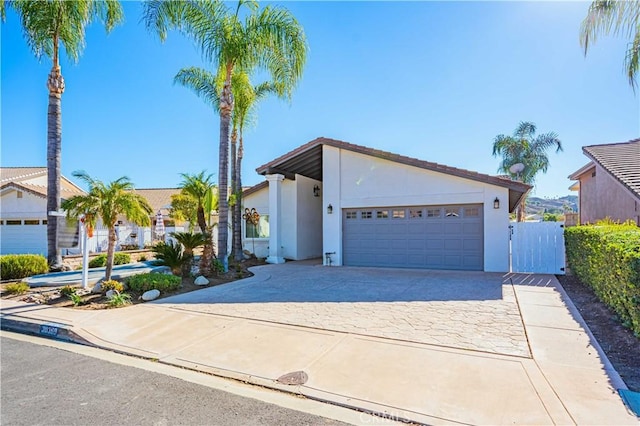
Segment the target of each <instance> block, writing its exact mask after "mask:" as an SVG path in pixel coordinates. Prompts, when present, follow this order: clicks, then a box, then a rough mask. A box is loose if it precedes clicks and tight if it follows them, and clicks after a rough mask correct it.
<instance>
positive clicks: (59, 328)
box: [0, 316, 95, 346]
mask: <svg viewBox="0 0 640 426" xmlns="http://www.w3.org/2000/svg"><path fill="white" fill-rule="evenodd" d="M0 328H1V329H2V330H7V331H13V332H15V333H22V334H31V335H34V336H39V337H46V338H48V339H54V340H61V341H64V342H72V343H78V344H81V345H88V346H95V345H93V344H92V343H91V342H89V341H88V340H86V339H84V338H82V337H81V336H79V335H78V334H77V333H76V332H74V331H73V330H72V327H71V326H69V325H68V324H62V323H57V322H50V321H40V320H34V319H30V318H29V319H27V318H20V319H17V318H7V317H6V316H3V317H2V318H0Z"/></svg>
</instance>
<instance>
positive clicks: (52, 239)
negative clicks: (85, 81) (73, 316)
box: [47, 44, 64, 269]
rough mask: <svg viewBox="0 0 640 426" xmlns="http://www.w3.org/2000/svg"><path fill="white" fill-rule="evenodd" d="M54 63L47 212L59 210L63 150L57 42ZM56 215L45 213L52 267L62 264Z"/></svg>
mask: <svg viewBox="0 0 640 426" xmlns="http://www.w3.org/2000/svg"><path fill="white" fill-rule="evenodd" d="M55 51H56V54H55V59H54V65H53V67H52V68H51V72H50V73H49V77H48V79H47V88H48V89H49V106H48V112H47V215H48V214H49V212H52V211H55V212H57V211H59V210H60V158H61V149H62V93H63V92H64V78H62V74H61V72H60V65H58V63H57V44H56V49H55ZM57 230H58V217H57V216H47V260H48V262H49V265H50V267H51V268H52V269H60V268H61V267H62V255H61V254H60V252H59V251H58V236H57Z"/></svg>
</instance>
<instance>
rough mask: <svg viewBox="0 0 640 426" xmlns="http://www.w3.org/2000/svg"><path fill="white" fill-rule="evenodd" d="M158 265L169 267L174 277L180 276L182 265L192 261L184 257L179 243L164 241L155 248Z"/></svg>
mask: <svg viewBox="0 0 640 426" xmlns="http://www.w3.org/2000/svg"><path fill="white" fill-rule="evenodd" d="M152 250H153V253H155V256H156V259H157V260H158V262H157V263H158V265H163V266H168V267H169V268H170V269H171V272H172V273H173V274H174V275H180V271H181V269H182V265H183V264H184V263H185V262H187V261H188V260H190V259H187V258H185V257H184V254H183V253H182V246H181V245H180V244H179V243H175V242H173V241H169V242H168V243H165V242H163V241H161V242H159V243H158V244H156V245H155V247H153V249H152Z"/></svg>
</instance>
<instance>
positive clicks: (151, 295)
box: [142, 289, 160, 302]
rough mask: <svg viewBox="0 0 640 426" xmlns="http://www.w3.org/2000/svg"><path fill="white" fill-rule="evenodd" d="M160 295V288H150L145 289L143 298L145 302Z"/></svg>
mask: <svg viewBox="0 0 640 426" xmlns="http://www.w3.org/2000/svg"><path fill="white" fill-rule="evenodd" d="M159 296H160V290H156V289H153V290H149V291H145V292H144V293H143V294H142V300H144V301H145V302H148V301H150V300H154V299H157V298H158V297H159Z"/></svg>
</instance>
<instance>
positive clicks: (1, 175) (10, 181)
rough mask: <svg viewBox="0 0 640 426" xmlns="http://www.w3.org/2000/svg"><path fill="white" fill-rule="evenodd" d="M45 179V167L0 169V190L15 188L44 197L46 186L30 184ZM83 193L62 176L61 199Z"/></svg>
mask: <svg viewBox="0 0 640 426" xmlns="http://www.w3.org/2000/svg"><path fill="white" fill-rule="evenodd" d="M46 177H47V168H46V167H0V189H4V188H9V187H15V188H17V189H20V190H23V191H26V192H30V193H32V194H34V195H37V196H40V197H46V196H47V187H46V185H39V184H36V183H34V182H31V181H32V180H34V179H36V178H38V179H37V180H36V182H37V181H42V178H44V181H46ZM84 193H85V192H84V191H83V190H82V188H80V187H79V186H77V185H76V184H75V183H73V182H71V181H70V180H69V179H67V178H66V177H64V176H62V184H61V185H60V197H61V198H62V199H67V198H70V197H72V196H74V195H81V194H84Z"/></svg>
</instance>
